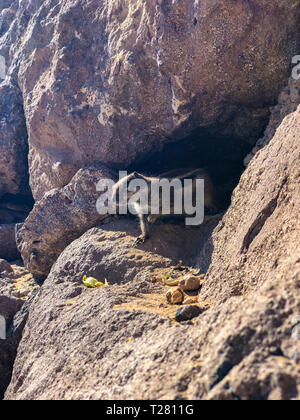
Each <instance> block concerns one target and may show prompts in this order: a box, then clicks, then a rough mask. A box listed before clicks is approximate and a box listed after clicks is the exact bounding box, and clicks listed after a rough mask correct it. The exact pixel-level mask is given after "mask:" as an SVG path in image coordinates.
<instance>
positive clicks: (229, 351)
mask: <svg viewBox="0 0 300 420" xmlns="http://www.w3.org/2000/svg"><path fill="white" fill-rule="evenodd" d="M299 124H300V109H298V110H297V112H295V113H294V114H292V115H290V116H289V117H287V118H286V119H285V120H284V121H283V123H282V124H281V126H280V128H279V129H278V130H277V133H276V135H275V137H274V138H273V140H272V141H271V142H270V143H269V145H268V146H267V147H266V148H264V149H263V150H261V151H260V152H259V153H258V154H257V155H256V156H255V157H254V159H253V160H252V161H251V163H250V165H249V167H248V168H247V169H246V171H245V173H244V174H243V176H242V178H241V182H240V184H239V186H238V188H237V189H236V191H235V193H234V197H233V201H232V205H231V207H230V209H229V210H228V212H227V214H226V215H225V216H224V217H223V220H222V221H221V222H220V224H219V226H218V227H217V228H216V230H215V233H214V235H213V246H214V253H213V257H212V264H211V267H210V269H209V272H208V274H207V277H206V281H205V284H204V285H203V289H202V292H201V294H200V298H201V300H202V301H203V300H204V299H205V298H206V299H207V300H211V302H212V305H211V306H210V307H209V309H208V310H207V311H205V312H204V313H203V314H202V315H201V319H199V320H196V322H195V323H190V324H189V323H187V324H176V325H175V324H174V323H172V322H171V320H170V318H168V317H167V316H165V315H163V314H158V313H157V312H156V313H152V312H151V310H150V309H149V308H147V307H146V306H145V309H144V310H142V309H140V310H136V309H132V310H130V309H129V308H130V306H129V305H128V306H127V309H124V306H122V305H120V304H122V302H128V301H130V299H132V298H134V297H137V296H140V297H142V296H144V295H151V294H153V295H154V296H155V295H157V294H158V293H161V287H162V286H160V285H157V284H151V282H149V281H147V282H145V281H144V280H143V279H144V278H145V279H146V278H147V279H149V278H150V273H151V270H150V267H151V266H154V267H166V266H167V261H166V259H165V258H166V254H163V250H165V251H164V252H171V251H170V247H172V246H174V243H178V241H175V240H174V237H173V236H172V235H171V234H170V231H169V229H170V227H168V231H167V233H164V229H162V226H157V228H158V230H157V231H156V232H155V231H154V235H153V238H151V240H150V241H152V242H149V243H148V244H147V243H146V244H145V245H143V247H139V248H137V249H135V250H134V251H133V253H132V258H130V250H129V247H130V246H129V243H130V244H131V243H133V241H134V238H132V240H131V239H129V232H130V230H129V226H128V228H126V229H127V234H126V233H122V227H123V229H124V225H123V223H124V222H125V223H127V222H126V221H124V220H120V221H119V222H118V223H119V224H117V225H116V226H115V228H114V229H113V228H112V226H111V227H110V228H108V229H107V231H105V230H104V228H103V229H101V228H94V229H92V230H91V231H89V232H88V233H87V234H86V235H84V236H82V237H81V238H80V239H79V240H77V241H75V242H74V243H73V244H71V245H70V246H69V247H68V248H67V249H66V250H65V251H64V252H63V254H62V255H61V256H60V257H59V259H58V260H57V262H56V264H55V266H54V267H53V268H52V271H51V273H50V275H49V276H48V278H47V280H46V282H45V283H44V285H43V286H42V288H41V291H40V292H39V295H38V298H37V299H35V301H34V303H33V305H32V307H31V309H30V315H29V318H28V322H27V325H26V327H25V330H24V333H23V339H22V342H21V344H20V346H19V349H18V356H17V359H16V362H15V366H14V373H13V377H12V381H11V383H10V385H9V387H8V390H7V392H6V397H5V398H6V399H75V400H78V399H86V398H88V399H95V400H96V399H120V398H122V399H243V400H247V399H252V400H254V399H270V400H272V399H275V398H280V399H299V395H300V371H299V367H298V365H297V363H296V362H297V361H298V358H299V355H298V356H297V349H298V348H299V342H298V340H297V338H296V335H295V334H293V331H294V328H295V325H297V322H298V321H297V319H298V318H297V316H299V308H300V294H299V281H300V278H299V274H300V267H299V257H298V255H299V244H300V240H299V229H298V226H297V223H296V222H297V220H298V214H299V158H300V156H299V152H300V149H299V147H300V144H299V142H297V141H295V139H297V138H298V133H299V128H300V127H299ZM128 223H130V222H128ZM125 226H126V225H125ZM172 229H174V235H175V232H177V233H178V229H181V228H179V227H172ZM132 231H133V230H132ZM197 234H198V236H201V235H199V232H198V233H197ZM189 235H191V233H190V232H189ZM177 238H178V237H177ZM167 239H169V242H167ZM163 241H165V242H163ZM189 243H190V244H191V240H190V241H189ZM163 244H165V247H163ZM172 244H173V245H172ZM190 246H191V245H190ZM155 248H156V249H157V250H156V251H155ZM182 249H183V250H187V251H188V249H189V248H188V247H187V246H186V242H185V243H183V244H181V250H182ZM190 249H195V244H192V246H191V248H190ZM139 252H141V255H142V259H140V258H139V259H137V261H136V262H132V263H131V262H130V261H134V258H135V255H136V254H137V253H139ZM201 252H202V251H201V249H200V248H199V254H201ZM175 254H176V252H174V250H173V251H172V255H173V261H171V262H170V261H169V264H170V263H172V264H171V265H174V264H175V263H176V262H177V261H178V259H182V260H183V263H184V264H188V261H187V259H186V258H183V257H182V256H179V255H178V254H179V253H178V254H177V255H175ZM175 257H176V258H175ZM194 258H196V257H194ZM83 262H85V265H84V264H83ZM148 264H149V265H148ZM155 264H157V265H155ZM164 264H165V265H164ZM87 271H89V272H88V273H87V274H89V275H94V276H95V277H97V274H98V275H99V276H100V274H101V276H107V274H108V273H110V277H111V280H112V282H111V283H112V285H111V286H110V287H107V288H98V289H86V288H84V286H83V285H81V275H82V274H83V273H84V272H87ZM144 273H145V274H144ZM154 275H155V273H154ZM107 277H108V279H109V280H110V278H109V276H107ZM122 280H125V281H127V283H126V284H125V285H120V284H119V283H120V281H122ZM209 298H210V299H209ZM153 300H154V299H153ZM120 307H121V308H123V309H120ZM118 308H119V309H118ZM129 339H130V340H129ZM178 361H180V369H178ZM295 361H296V362H295ZM20 378H22V381H21V382H20Z"/></svg>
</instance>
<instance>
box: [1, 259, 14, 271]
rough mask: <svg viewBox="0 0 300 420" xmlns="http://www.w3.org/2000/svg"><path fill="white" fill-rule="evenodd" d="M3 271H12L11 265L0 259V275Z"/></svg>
mask: <svg viewBox="0 0 300 420" xmlns="http://www.w3.org/2000/svg"><path fill="white" fill-rule="evenodd" d="M4 271H6V272H8V273H9V272H11V271H12V268H11V265H10V264H9V263H8V262H7V261H6V260H3V259H0V275H1V274H2V273H3V272H4Z"/></svg>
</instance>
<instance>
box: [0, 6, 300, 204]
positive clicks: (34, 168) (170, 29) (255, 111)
mask: <svg viewBox="0 0 300 420" xmlns="http://www.w3.org/2000/svg"><path fill="white" fill-rule="evenodd" d="M14 13H15V16H16V19H15V20H14V21H13V23H12V24H11V25H10V29H9V30H8V32H7V33H6V34H5V37H4V38H5V43H4V41H2V46H1V44H0V52H1V50H2V51H3V52H5V54H6V56H7V61H8V63H9V65H10V71H11V73H12V74H13V75H14V77H15V80H16V81H17V83H18V86H20V88H21V91H22V94H23V98H24V109H25V117H26V123H27V128H28V134H29V147H30V152H29V164H30V183H31V187H32V190H33V193H34V196H35V198H36V199H39V198H41V197H42V196H43V194H44V193H45V192H46V191H48V190H50V189H52V188H53V187H62V186H64V185H66V184H67V183H68V182H69V181H70V179H71V178H72V176H73V175H74V174H75V173H76V172H77V170H78V169H80V168H81V167H83V166H86V165H88V164H91V163H93V162H95V161H98V162H103V163H106V164H107V165H108V166H110V167H114V168H127V167H128V166H130V164H132V163H135V162H137V160H140V159H142V158H143V157H147V156H148V155H149V153H153V152H155V151H159V150H161V148H162V146H163V145H164V144H165V143H167V142H169V141H171V140H172V141H174V140H179V141H180V140H181V139H182V138H184V137H186V136H188V135H189V134H190V133H191V132H192V131H193V130H194V129H196V128H197V129H199V128H200V129H201V128H202V129H203V130H205V132H206V133H209V134H212V135H215V134H218V136H225V137H227V138H231V139H235V141H236V142H237V143H241V142H246V143H247V147H249V150H250V149H251V145H254V143H255V141H256V140H257V138H258V137H259V135H260V134H261V132H262V130H263V128H264V127H265V124H266V122H267V119H268V114H269V106H270V105H272V104H274V101H275V99H276V98H277V96H278V93H279V91H280V89H281V88H282V87H283V85H284V84H285V82H286V80H287V77H288V72H289V68H290V59H291V57H292V56H293V55H295V54H297V53H298V46H299V35H298V25H299V17H300V5H299V1H298V0H285V1H283V0H282V1H279V0H278V1H273V2H271V3H270V1H268V0H255V1H253V2H251V4H250V3H249V2H245V1H230V2H223V1H221V0H220V1H216V0H214V1H212V0H206V1H201V2H200V1H194V0H193V1H192V0H175V1H170V0H157V1H154V0H153V1H147V2H145V1H142V0H130V1H129V0H125V1H123V0H122V1H121V0H116V1H113V2H112V1H109V0H100V1H99V0H94V1H89V2H86V1H84V0H80V1H77V2H73V1H69V0H63V1H59V2H58V1H56V0H52V1H47V2H44V1H39V0H34V1H33V0H29V1H26V2H25V1H22V2H19V7H18V8H16V10H15V11H14ZM8 41H9V42H10V44H9V45H10V47H8ZM195 141H196V142H197V141H200V142H201V141H205V140H204V139H203V138H202V139H201V137H200V138H198V139H196V140H195ZM246 153H247V152H246ZM246 153H245V154H246Z"/></svg>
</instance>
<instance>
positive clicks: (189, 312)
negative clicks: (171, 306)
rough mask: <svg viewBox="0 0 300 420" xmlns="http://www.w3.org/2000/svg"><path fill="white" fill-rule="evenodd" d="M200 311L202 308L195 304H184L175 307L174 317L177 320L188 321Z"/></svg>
mask: <svg viewBox="0 0 300 420" xmlns="http://www.w3.org/2000/svg"><path fill="white" fill-rule="evenodd" d="M202 312H203V310H202V309H201V308H200V307H199V306H197V305H186V306H184V307H183V308H179V309H177V312H176V316H175V319H176V321H178V322H182V321H189V320H190V319H193V318H196V317H197V316H199V315H200V314H201V313H202Z"/></svg>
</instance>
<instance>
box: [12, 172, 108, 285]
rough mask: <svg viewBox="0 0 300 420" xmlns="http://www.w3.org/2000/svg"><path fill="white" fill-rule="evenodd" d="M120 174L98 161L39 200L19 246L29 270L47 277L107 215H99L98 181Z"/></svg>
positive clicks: (21, 229)
mask: <svg viewBox="0 0 300 420" xmlns="http://www.w3.org/2000/svg"><path fill="white" fill-rule="evenodd" d="M103 178H108V179H114V180H116V174H115V173H114V172H113V171H111V170H109V169H107V168H105V167H104V166H103V165H97V166H93V167H89V168H85V169H81V170H80V171H78V173H77V174H76V175H75V176H74V178H73V179H72V180H71V182H70V184H68V185H67V186H66V187H64V188H62V189H55V190H52V191H50V192H49V193H47V194H45V196H44V197H43V199H42V200H40V201H39V202H37V203H36V204H35V206H34V208H33V210H32V212H31V213H30V215H29V216H28V217H27V219H26V221H25V223H24V224H23V225H22V227H18V230H17V233H16V238H17V244H18V248H19V250H20V252H21V255H22V258H23V260H24V262H25V265H26V267H27V268H28V270H29V271H30V272H31V273H32V274H34V275H35V276H37V277H44V278H45V277H46V276H47V274H48V273H49V271H50V269H51V266H52V265H53V263H54V262H55V261H56V259H57V257H58V256H59V255H60V254H61V252H62V251H63V250H64V249H65V248H66V247H67V246H68V245H69V244H70V243H71V242H72V241H74V240H75V239H77V238H78V237H80V236H81V235H82V234H83V233H85V232H86V231H87V230H88V229H90V228H91V227H92V226H95V225H97V223H99V222H100V221H101V220H103V219H104V218H105V217H106V216H102V215H99V214H98V213H97V209H96V202H97V199H98V198H99V196H100V193H99V192H97V190H96V184H97V183H98V182H99V181H100V180H101V179H103Z"/></svg>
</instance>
